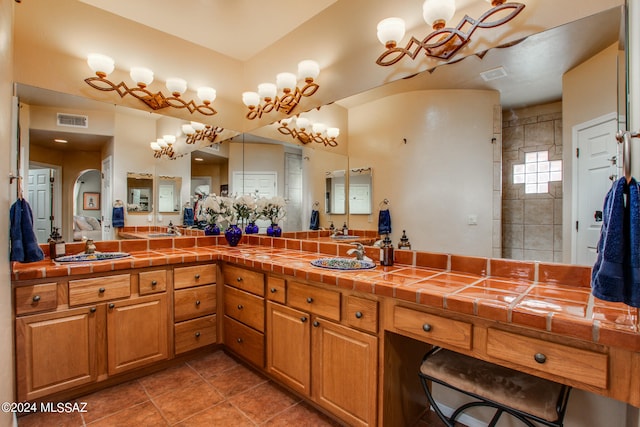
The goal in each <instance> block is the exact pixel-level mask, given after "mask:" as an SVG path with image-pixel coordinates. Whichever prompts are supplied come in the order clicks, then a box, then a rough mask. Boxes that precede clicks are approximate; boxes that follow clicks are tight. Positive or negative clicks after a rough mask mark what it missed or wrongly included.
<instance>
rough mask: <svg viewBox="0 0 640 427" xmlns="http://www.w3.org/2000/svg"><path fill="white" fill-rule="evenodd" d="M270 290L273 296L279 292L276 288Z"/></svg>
mask: <svg viewBox="0 0 640 427" xmlns="http://www.w3.org/2000/svg"><path fill="white" fill-rule="evenodd" d="M269 290H270V291H271V293H272V294H275V293H276V292H277V291H278V290H277V289H276V288H271V289H269Z"/></svg>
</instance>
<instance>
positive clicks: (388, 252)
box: [380, 234, 393, 266]
mask: <svg viewBox="0 0 640 427" xmlns="http://www.w3.org/2000/svg"><path fill="white" fill-rule="evenodd" d="M380 265H384V266H391V265H393V243H391V239H390V238H389V235H388V234H387V235H386V237H385V238H384V240H383V241H382V246H380Z"/></svg>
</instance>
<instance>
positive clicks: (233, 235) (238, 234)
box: [224, 224, 242, 246]
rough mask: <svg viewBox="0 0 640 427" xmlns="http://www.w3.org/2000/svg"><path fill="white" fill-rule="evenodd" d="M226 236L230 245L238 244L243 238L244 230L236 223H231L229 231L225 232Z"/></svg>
mask: <svg viewBox="0 0 640 427" xmlns="http://www.w3.org/2000/svg"><path fill="white" fill-rule="evenodd" d="M224 237H225V238H226V239H227V242H228V243H229V246H238V243H240V239H241V238H242V230H241V229H240V227H238V226H237V225H236V224H231V225H230V226H229V228H227V231H225V232H224Z"/></svg>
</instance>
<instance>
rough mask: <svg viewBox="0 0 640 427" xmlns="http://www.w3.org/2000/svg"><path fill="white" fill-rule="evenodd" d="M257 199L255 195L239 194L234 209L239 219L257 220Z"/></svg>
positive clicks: (241, 220) (242, 220)
mask: <svg viewBox="0 0 640 427" xmlns="http://www.w3.org/2000/svg"><path fill="white" fill-rule="evenodd" d="M256 207H257V204H256V201H255V199H254V198H253V197H251V196H250V195H248V194H246V195H244V196H239V197H237V198H236V199H235V200H234V201H233V210H234V211H235V215H236V218H237V220H239V221H240V222H242V224H243V225H244V222H245V221H247V222H255V220H256V216H257V215H256Z"/></svg>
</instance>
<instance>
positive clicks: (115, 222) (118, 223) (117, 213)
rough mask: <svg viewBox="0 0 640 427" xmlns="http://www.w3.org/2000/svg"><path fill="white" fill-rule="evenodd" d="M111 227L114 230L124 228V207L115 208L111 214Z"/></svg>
mask: <svg viewBox="0 0 640 427" xmlns="http://www.w3.org/2000/svg"><path fill="white" fill-rule="evenodd" d="M111 225H112V226H113V227H114V228H122V227H124V207H123V206H114V207H113V212H112V213H111Z"/></svg>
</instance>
